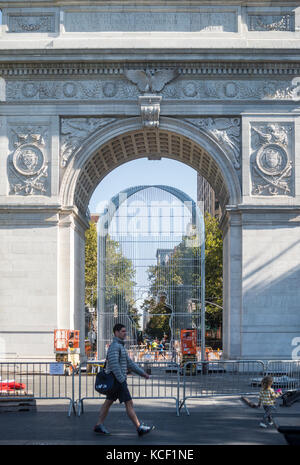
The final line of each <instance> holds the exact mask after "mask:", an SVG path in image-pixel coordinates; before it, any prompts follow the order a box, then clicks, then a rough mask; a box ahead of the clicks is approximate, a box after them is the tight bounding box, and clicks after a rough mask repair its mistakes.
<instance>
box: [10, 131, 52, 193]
mask: <svg viewBox="0 0 300 465" xmlns="http://www.w3.org/2000/svg"><path fill="white" fill-rule="evenodd" d="M10 150H11V154H10V156H9V159H8V173H9V175H8V179H9V184H10V192H9V193H10V194H11V195H49V189H50V185H49V182H48V161H47V153H48V151H49V134H48V127H47V126H46V125H30V126H29V125H28V126H27V125H17V126H14V127H12V126H11V128H10Z"/></svg>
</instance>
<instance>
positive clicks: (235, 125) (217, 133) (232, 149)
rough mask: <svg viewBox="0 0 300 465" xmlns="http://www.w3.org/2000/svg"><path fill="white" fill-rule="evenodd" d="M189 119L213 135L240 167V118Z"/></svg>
mask: <svg viewBox="0 0 300 465" xmlns="http://www.w3.org/2000/svg"><path fill="white" fill-rule="evenodd" d="M187 121H188V122H189V123H192V124H194V125H195V126H197V127H198V128H200V129H201V130H202V131H204V132H207V133H208V134H209V135H210V136H211V137H213V139H215V140H216V141H217V142H218V144H219V145H220V146H221V147H222V148H223V149H224V151H225V152H226V153H228V154H229V156H231V159H232V163H233V166H234V167H235V168H236V169H237V170H238V169H240V167H241V160H240V154H241V150H240V143H241V128H240V118H197V119H195V118H191V119H188V120H187Z"/></svg>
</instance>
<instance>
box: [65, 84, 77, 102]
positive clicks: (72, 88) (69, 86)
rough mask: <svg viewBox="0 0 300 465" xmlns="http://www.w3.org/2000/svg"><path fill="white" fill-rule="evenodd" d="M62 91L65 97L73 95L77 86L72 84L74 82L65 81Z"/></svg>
mask: <svg viewBox="0 0 300 465" xmlns="http://www.w3.org/2000/svg"><path fill="white" fill-rule="evenodd" d="M63 93H64V96H65V97H69V98H71V97H75V95H76V94H77V86H76V84H74V82H66V83H65V84H64V85H63Z"/></svg>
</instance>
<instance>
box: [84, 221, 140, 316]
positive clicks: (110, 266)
mask: <svg viewBox="0 0 300 465" xmlns="http://www.w3.org/2000/svg"><path fill="white" fill-rule="evenodd" d="M85 239H86V241H85V304H86V305H87V306H89V307H95V306H96V303H97V295H98V291H97V260H98V253H97V226H96V224H95V223H93V222H91V221H90V227H89V229H87V231H86V233H85ZM105 263H106V266H105V301H106V307H108V308H109V311H110V310H113V308H114V305H117V306H118V312H120V313H121V312H123V313H127V312H128V314H129V315H130V316H131V317H132V319H133V321H134V322H135V324H137V325H138V322H139V315H138V312H137V309H136V307H135V305H134V304H135V302H134V297H133V294H134V292H133V289H134V285H135V282H134V277H135V270H134V268H133V264H132V261H131V260H129V259H128V258H126V257H125V256H124V255H123V254H122V251H121V249H120V244H119V243H118V242H117V241H114V240H112V239H111V238H110V236H109V235H107V237H106V260H105ZM108 308H107V310H108Z"/></svg>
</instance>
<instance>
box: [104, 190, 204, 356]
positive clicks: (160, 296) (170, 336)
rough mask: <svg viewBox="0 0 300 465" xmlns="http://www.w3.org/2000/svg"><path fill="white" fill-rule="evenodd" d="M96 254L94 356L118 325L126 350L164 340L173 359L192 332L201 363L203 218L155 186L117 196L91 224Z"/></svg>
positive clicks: (176, 193)
mask: <svg viewBox="0 0 300 465" xmlns="http://www.w3.org/2000/svg"><path fill="white" fill-rule="evenodd" d="M98 254H99V257H98V287H99V290H98V291H99V292H98V296H99V298H98V355H99V357H100V358H104V357H105V353H106V349H107V347H108V345H109V343H110V342H111V339H112V336H113V333H112V329H113V326H114V324H115V323H117V322H118V323H122V324H124V325H125V326H126V328H127V347H128V349H130V350H133V349H134V348H137V347H138V346H139V345H141V344H142V343H143V342H145V339H151V340H155V341H156V342H160V341H161V340H163V341H164V344H165V348H166V347H167V348H168V351H169V353H170V354H173V355H172V359H173V360H174V359H176V356H177V354H178V353H179V351H180V332H181V330H182V329H191V328H192V329H196V334H197V348H198V352H200V351H201V356H202V357H203V358H204V347H205V331H204V324H203V325H202V321H203V322H204V321H205V318H204V310H205V306H204V302H205V230H204V218H203V215H202V213H201V211H200V208H199V206H197V205H196V203H195V202H194V201H193V200H192V199H191V198H190V197H189V196H187V195H186V194H185V193H183V192H182V191H180V190H178V189H175V188H173V187H170V186H161V185H159V186H136V187H133V188H130V189H127V190H126V191H123V192H120V193H119V194H118V195H117V196H115V197H113V198H112V200H111V201H110V203H109V205H108V207H107V209H106V210H105V211H104V213H103V214H102V216H101V217H100V221H99V222H98ZM201 342H203V343H201ZM200 347H201V349H200ZM198 358H200V353H199V356H198Z"/></svg>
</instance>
